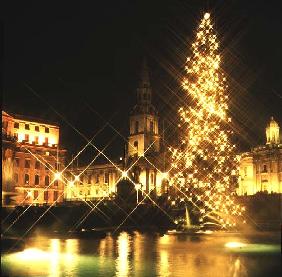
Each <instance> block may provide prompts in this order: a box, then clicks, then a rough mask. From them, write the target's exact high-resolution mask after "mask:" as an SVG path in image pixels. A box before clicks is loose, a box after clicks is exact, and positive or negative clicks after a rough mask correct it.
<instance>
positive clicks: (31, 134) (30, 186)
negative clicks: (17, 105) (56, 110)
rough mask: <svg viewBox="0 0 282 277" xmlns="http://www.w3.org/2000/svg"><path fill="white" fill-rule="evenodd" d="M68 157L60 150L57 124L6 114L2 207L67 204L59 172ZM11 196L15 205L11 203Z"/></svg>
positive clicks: (3, 124) (3, 146) (3, 136)
mask: <svg viewBox="0 0 282 277" xmlns="http://www.w3.org/2000/svg"><path fill="white" fill-rule="evenodd" d="M65 154H66V151H65V150H60V149H59V127H58V126H57V125H54V124H49V123H47V122H46V121H45V122H44V121H41V120H38V119H34V118H28V117H24V116H18V115H11V114H8V113H6V112H4V111H2V172H3V174H2V195H3V196H4V197H2V199H3V200H4V202H3V201H2V204H3V205H14V206H16V205H29V204H32V205H42V204H53V203H54V202H56V203H58V202H61V201H63V193H64V184H63V182H62V180H61V179H60V175H59V172H60V171H61V170H62V169H63V168H64V161H65ZM8 196H12V198H13V203H8V202H9V200H8V199H9V197H8ZM6 202H7V203H6Z"/></svg>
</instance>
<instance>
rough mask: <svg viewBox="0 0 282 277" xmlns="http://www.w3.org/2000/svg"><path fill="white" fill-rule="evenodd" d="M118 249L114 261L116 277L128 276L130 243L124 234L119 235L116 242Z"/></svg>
mask: <svg viewBox="0 0 282 277" xmlns="http://www.w3.org/2000/svg"><path fill="white" fill-rule="evenodd" d="M117 247H118V257H117V259H116V276H117V277H119V276H120V277H121V276H123V277H124V276H129V274H130V270H129V269H130V263H129V258H128V256H129V253H130V243H129V235H128V234H127V233H126V232H122V233H120V235H119V237H118V240H117Z"/></svg>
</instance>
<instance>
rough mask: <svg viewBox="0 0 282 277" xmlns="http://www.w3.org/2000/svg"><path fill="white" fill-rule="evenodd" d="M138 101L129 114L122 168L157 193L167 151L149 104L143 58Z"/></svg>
mask: <svg viewBox="0 0 282 277" xmlns="http://www.w3.org/2000/svg"><path fill="white" fill-rule="evenodd" d="M136 96H137V103H136V105H135V106H134V108H133V109H132V111H131V113H130V117H129V137H128V146H127V153H126V159H125V161H126V164H125V168H126V170H127V171H128V174H129V176H131V177H132V179H133V180H134V182H135V184H137V185H138V186H139V189H141V190H142V191H144V192H146V193H149V192H154V193H155V194H156V195H160V194H161V193H162V192H163V191H164V189H165V188H164V185H165V183H166V178H167V173H166V171H167V164H166V153H165V149H163V148H164V147H162V143H161V136H160V128H159V116H158V112H157V109H156V108H155V107H154V106H153V104H152V87H151V83H150V76H149V69H148V66H147V63H146V60H144V61H143V65H142V68H141V74H140V78H139V84H138V88H137V95H136Z"/></svg>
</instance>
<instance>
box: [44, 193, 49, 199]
mask: <svg viewBox="0 0 282 277" xmlns="http://www.w3.org/2000/svg"><path fill="white" fill-rule="evenodd" d="M44 201H48V191H44Z"/></svg>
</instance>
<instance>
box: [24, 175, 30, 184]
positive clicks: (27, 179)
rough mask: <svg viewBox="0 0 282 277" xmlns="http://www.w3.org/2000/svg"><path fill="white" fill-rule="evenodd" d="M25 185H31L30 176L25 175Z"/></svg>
mask: <svg viewBox="0 0 282 277" xmlns="http://www.w3.org/2000/svg"><path fill="white" fill-rule="evenodd" d="M24 183H25V184H26V185H28V183H29V175H28V174H25V175H24Z"/></svg>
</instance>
